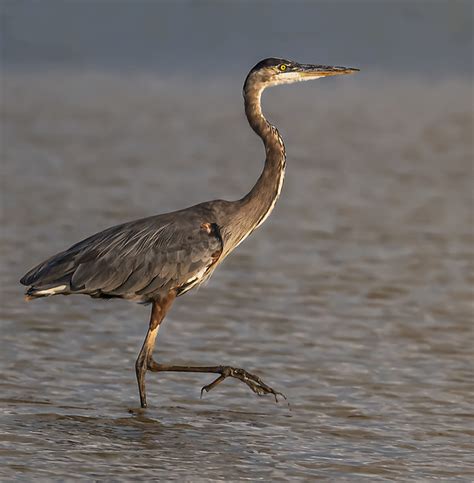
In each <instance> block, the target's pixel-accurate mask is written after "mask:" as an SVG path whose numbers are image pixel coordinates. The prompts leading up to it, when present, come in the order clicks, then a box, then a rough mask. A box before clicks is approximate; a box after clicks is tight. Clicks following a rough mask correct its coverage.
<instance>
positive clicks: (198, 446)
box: [0, 71, 474, 481]
mask: <svg viewBox="0 0 474 483" xmlns="http://www.w3.org/2000/svg"><path fill="white" fill-rule="evenodd" d="M364 75H365V74H364V73H361V74H360V76H359V77H358V78H356V76H354V77H351V78H345V79H337V80H336V79H327V80H323V81H319V82H317V83H313V84H312V85H300V86H295V87H288V88H279V89H275V90H273V91H271V92H269V93H268V94H266V95H265V98H264V105H265V111H266V112H267V114H268V116H269V117H270V119H271V120H272V121H273V122H274V123H275V124H276V125H277V126H279V127H280V130H281V132H282V135H283V136H284V138H285V140H286V144H287V151H288V173H287V178H286V182H285V186H284V190H283V193H282V197H281V199H280V202H279V203H278V205H277V207H276V209H275V212H274V213H273V215H272V216H271V217H270V218H269V220H268V221H267V223H266V224H265V225H264V226H263V227H262V228H261V229H259V230H258V231H257V232H256V233H255V234H254V235H253V236H252V237H251V238H249V239H248V240H247V241H246V242H245V243H244V244H242V245H241V246H240V247H239V248H238V249H237V251H236V252H235V254H234V255H232V256H231V257H230V258H229V259H228V260H227V261H226V262H225V264H223V266H221V267H220V268H219V269H218V270H217V272H216V273H215V274H214V276H213V278H212V279H211V281H210V282H209V284H208V285H207V286H206V287H204V288H201V289H200V290H199V291H197V292H196V293H193V294H188V295H185V296H184V297H182V298H180V299H179V300H178V301H177V303H176V304H175V306H174V308H173V310H172V312H171V313H170V315H169V317H168V318H167V320H166V322H165V324H164V326H163V329H162V331H161V332H160V336H159V339H158V343H157V351H156V352H157V358H158V359H160V360H162V361H166V362H172V361H173V362H178V363H179V362H191V363H196V364H201V363H202V364H217V363H229V364H234V365H236V366H240V367H244V368H246V369H248V370H250V371H252V372H256V373H258V374H259V375H261V376H262V378H263V379H264V380H266V381H267V382H268V383H269V384H271V385H273V386H274V387H275V388H277V389H279V390H281V391H283V392H285V393H286V394H287V396H288V398H289V402H290V404H291V409H289V408H288V406H287V405H286V404H285V403H284V402H281V403H280V404H275V403H274V402H273V400H272V399H271V398H270V397H265V398H258V397H256V396H255V395H254V394H252V393H251V392H250V391H249V390H248V389H247V388H246V387H245V386H243V385H242V384H241V383H240V382H238V381H233V380H229V381H226V382H225V383H224V384H222V385H221V386H219V388H218V389H216V390H215V391H212V392H211V393H209V394H205V395H204V397H203V398H202V399H200V398H199V390H200V387H201V386H202V385H204V384H206V383H207V382H210V380H212V377H211V376H206V375H193V374H159V375H157V374H149V376H148V379H147V381H148V398H149V403H150V408H149V409H147V410H146V411H140V410H138V409H137V408H138V394H137V389H136V383H135V375H134V360H135V357H136V355H137V353H138V351H139V349H140V346H141V342H142V339H143V337H144V335H145V332H146V328H147V322H148V316H149V308H147V307H143V306H139V305H133V304H131V303H126V302H123V301H93V300H91V299H89V298H86V297H67V298H66V297H56V298H51V299H46V300H39V301H35V302H33V303H29V304H27V303H25V302H23V300H22V288H21V287H20V286H19V285H18V279H19V278H20V276H21V275H23V273H24V272H25V271H26V270H27V269H29V268H30V267H31V266H32V265H33V264H35V263H37V262H39V261H40V260H42V259H44V258H45V257H47V256H49V255H51V254H53V253H55V252H56V251H58V250H60V249H62V248H65V247H66V246H69V245H71V244H72V243H73V242H75V241H77V240H78V239H80V238H82V237H85V236H87V235H89V234H91V233H93V232H95V231H97V230H99V229H102V228H105V227H107V226H110V225H113V224H116V223H119V222H122V221H126V220H130V219H133V218H136V217H141V216H145V215H149V214H153V213H159V212H163V211H168V210H172V209H177V208H181V207H184V206H188V205H191V204H193V203H196V202H199V201H203V200H206V199H212V198H220V197H223V198H228V199H235V198H237V197H239V196H241V195H242V194H243V193H244V192H246V191H247V190H248V189H249V188H250V187H251V185H252V183H253V182H254V180H255V179H256V177H257V176H258V174H259V171H260V169H261V166H262V163H261V160H262V157H263V150H262V147H261V145H260V142H259V140H258V139H257V138H256V137H255V136H254V135H253V133H252V132H251V131H250V129H249V128H248V126H247V125H246V122H245V119H244V116H243V112H242V101H241V96H240V80H239V81H236V80H235V79H234V80H228V79H223V78H222V79H214V80H213V81H212V82H211V83H204V82H199V83H197V84H190V83H189V84H186V83H183V82H182V81H179V80H176V79H165V78H159V77H158V76H152V75H144V74H143V75H135V76H121V77H120V76H119V75H114V74H100V73H97V72H78V71H71V72H69V73H65V72H63V73H49V74H46V73H44V74H8V75H5V76H4V78H3V102H4V107H3V114H2V121H3V152H2V170H3V173H2V184H3V186H2V191H3V199H2V201H3V215H4V222H3V227H2V236H1V243H2V253H3V264H2V268H1V279H2V285H3V287H2V309H3V311H2V312H3V315H2V319H1V352H0V364H1V371H0V424H1V427H2V431H1V434H0V445H1V446H0V459H1V462H2V464H1V465H0V478H2V479H9V478H13V477H18V478H26V479H29V478H32V477H43V478H47V479H51V478H54V479H64V478H77V477H83V478H87V479H125V480H127V479H132V478H133V479H151V478H156V479H165V480H168V479H176V480H180V481H190V480H192V481H200V480H207V479H217V480H240V479H242V480H244V479H247V480H251V481H255V480H265V481H273V480H284V479H287V480H296V479H298V478H301V479H307V480H310V479H313V478H318V477H319V478H327V479H335V480H337V481H344V480H346V479H354V478H355V479H360V480H367V479H369V478H371V479H376V480H378V481H380V480H384V479H386V480H393V479H396V480H398V481H400V480H407V481H413V480H417V481H420V480H425V479H430V478H438V479H441V480H447V479H452V480H456V479H457V480H459V481H469V480H472V479H473V478H474V457H473V452H474V444H473V438H474V429H473V382H474V381H473V349H472V348H473V343H474V337H473V335H474V334H473V326H472V324H473V293H472V283H473V282H474V270H473V250H472V247H473V241H474V240H473V238H474V237H473V233H472V226H473V204H472V202H473V200H472V174H473V173H472V155H473V145H472V128H473V125H472V111H471V108H472V106H471V105H470V102H469V99H471V93H472V91H471V85H470V81H469V80H468V79H465V80H463V79H460V80H455V79H453V80H446V79H445V80H443V81H439V82H434V83H433V82H432V83H427V82H426V81H422V80H418V79H416V78H412V79H404V80H401V79H392V80H390V81H387V80H386V79H379V81H380V82H379V81H377V80H370V79H369V77H370V76H366V77H364ZM130 410H133V411H132V412H130Z"/></svg>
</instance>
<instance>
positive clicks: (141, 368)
mask: <svg viewBox="0 0 474 483" xmlns="http://www.w3.org/2000/svg"><path fill="white" fill-rule="evenodd" d="M175 298H176V293H175V292H170V293H169V294H168V296H167V297H165V298H163V299H161V300H159V301H154V302H153V305H152V308H151V317H150V326H149V327H148V332H147V334H146V337H145V341H144V342H143V346H142V349H141V351H140V354H138V358H137V360H136V362H135V372H136V374H137V381H138V390H139V391H140V404H141V406H142V408H146V392H145V374H146V371H147V368H148V363H149V361H151V360H152V354H153V348H154V347H155V340H156V336H157V335H158V330H159V328H160V324H161V322H162V321H163V319H164V318H165V315H166V313H167V312H168V310H169V309H170V307H171V305H172V304H173V301H174V299H175Z"/></svg>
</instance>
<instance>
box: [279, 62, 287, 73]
mask: <svg viewBox="0 0 474 483" xmlns="http://www.w3.org/2000/svg"><path fill="white" fill-rule="evenodd" d="M278 68H279V69H280V70H281V71H282V72H285V70H286V64H281V65H280V66H279V67H278Z"/></svg>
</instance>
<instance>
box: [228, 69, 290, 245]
mask: <svg viewBox="0 0 474 483" xmlns="http://www.w3.org/2000/svg"><path fill="white" fill-rule="evenodd" d="M264 88H265V86H264V84H263V83H262V82H259V81H258V79H257V80H252V78H248V79H247V82H246V83H245V86H244V92H243V94H244V102H245V114H246V115H247V119H248V122H249V124H250V126H251V128H252V129H253V130H254V131H255V132H256V133H257V135H258V136H260V138H261V139H262V141H263V144H264V146H265V154H266V158H265V166H264V168H263V171H262V174H261V175H260V177H259V178H258V180H257V182H256V183H255V186H254V187H253V188H252V189H251V190H250V192H249V193H248V194H247V195H245V196H244V197H243V198H242V199H241V200H239V201H238V202H237V204H238V209H237V210H236V211H235V213H234V217H233V220H232V221H233V222H232V224H231V225H232V226H229V232H228V233H226V234H225V235H228V236H226V238H228V243H226V245H227V246H228V249H226V248H225V249H224V251H225V252H226V253H225V254H227V253H228V252H230V251H231V250H233V249H234V248H235V247H236V246H237V245H238V244H239V243H240V242H241V241H243V240H244V239H245V238H246V237H247V236H248V235H250V233H252V231H254V230H255V229H256V228H258V227H259V226H260V225H261V224H262V223H263V222H264V221H265V219H266V218H267V217H268V216H269V215H270V213H271V211H272V210H273V208H274V206H275V203H276V201H277V199H278V197H279V195H280V191H281V188H282V185H283V179H284V176H285V164H286V153H285V145H284V144H283V140H282V139H281V137H280V134H279V132H278V130H277V129H276V127H274V126H272V125H271V124H270V123H269V122H268V121H267V120H266V119H265V116H264V115H263V114H262V108H261V95H262V92H263V90H264ZM226 231H227V230H226Z"/></svg>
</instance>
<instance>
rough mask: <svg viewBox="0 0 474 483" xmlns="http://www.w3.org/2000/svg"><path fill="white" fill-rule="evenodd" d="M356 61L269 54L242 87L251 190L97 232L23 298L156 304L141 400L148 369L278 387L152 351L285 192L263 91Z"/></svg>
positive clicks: (48, 265)
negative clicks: (256, 147)
mask: <svg viewBox="0 0 474 483" xmlns="http://www.w3.org/2000/svg"><path fill="white" fill-rule="evenodd" d="M356 70H357V69H351V68H345V67H330V66H321V65H307V64H298V63H296V62H291V61H288V60H284V59H275V58H270V59H265V60H263V61H261V62H259V63H258V64H257V65H256V66H255V67H253V69H251V71H250V72H249V74H248V76H247V78H246V80H245V83H244V88H243V94H244V103H245V113H246V116H247V119H248V122H249V124H250V126H251V127H252V129H253V130H254V131H255V133H256V134H257V135H258V136H260V138H261V139H262V141H263V143H264V146H265V154H266V157H265V165H264V168H263V171H262V173H261V175H260V177H259V178H258V180H257V182H256V183H255V185H254V187H253V188H252V189H251V190H250V192H249V193H248V194H247V195H245V196H244V197H243V198H241V199H239V200H236V201H225V200H214V201H207V202H204V203H200V204H198V205H195V206H191V207H189V208H186V209H183V210H179V211H175V212H172V213H165V214H161V215H156V216H151V217H147V218H142V219H139V220H135V221H131V222H128V223H124V224H121V225H117V226H113V227H111V228H108V229H106V230H104V231H101V232H99V233H96V234H95V235H92V236H91V237H89V238H86V239H85V240H83V241H80V242H79V243H76V244H75V245H73V246H71V247H70V248H69V249H67V250H65V251H63V252H60V253H58V254H56V255H54V256H52V257H51V258H48V259H47V260H45V261H44V262H43V263H40V264H39V265H38V266H36V267H35V268H33V269H32V270H30V271H29V272H28V273H27V274H26V275H25V276H24V277H23V278H22V279H21V283H22V284H23V285H26V286H28V289H27V290H26V298H27V299H33V298H39V297H45V296H51V295H58V294H62V295H70V294H85V295H89V296H91V297H94V298H123V299H128V300H133V301H138V302H142V303H151V304H152V314H151V319H150V324H149V329H148V333H147V336H146V338H145V342H144V344H143V347H142V350H141V352H140V354H139V357H138V359H137V362H136V372H137V379H138V385H139V391H140V400H141V405H142V407H146V395H145V373H146V371H147V370H151V371H179V372H183V371H186V372H212V373H217V374H219V377H218V378H217V379H216V380H215V381H213V382H212V383H211V384H209V385H207V386H205V387H204V388H203V390H206V391H209V390H210V389H212V388H213V387H215V386H216V385H217V384H219V383H220V382H221V381H222V380H224V379H225V378H226V377H229V376H230V377H235V378H238V379H240V380H242V381H243V382H245V383H246V384H247V385H248V386H249V387H250V388H251V389H252V390H253V391H254V392H256V393H257V394H259V395H261V394H268V393H270V394H273V395H274V396H275V397H276V395H277V394H279V393H277V392H276V391H274V390H273V389H272V388H270V387H269V386H267V385H266V384H265V383H263V381H261V379H259V378H258V377H257V376H254V375H252V374H250V373H248V372H246V371H244V370H243V369H238V368H232V367H229V366H211V367H194V366H173V365H165V364H158V363H156V362H155V361H154V360H153V358H152V352H153V347H154V344H155V340H156V335H157V333H158V329H159V326H160V324H161V322H162V320H163V319H164V317H165V315H166V313H167V311H168V310H169V308H170V307H171V305H172V303H173V301H174V300H175V298H176V297H178V296H180V295H182V294H184V293H186V292H188V291H189V290H191V289H192V288H194V287H196V286H198V285H200V284H202V283H203V282H204V281H206V280H207V279H209V277H210V276H211V275H212V273H213V272H214V270H215V269H216V267H217V266H218V265H219V264H220V263H222V261H223V260H224V259H225V258H226V256H227V255H228V254H229V253H230V252H232V250H234V249H235V248H236V247H237V246H238V245H239V244H240V243H241V242H242V241H243V240H244V239H245V238H246V237H247V236H249V235H250V234H251V233H252V232H253V231H254V230H255V229H256V228H258V227H259V226H260V225H261V224H262V223H263V222H264V221H265V220H266V218H267V217H268V216H269V215H270V213H271V211H272V210H273V208H274V206H275V203H276V201H277V199H278V197H279V195H280V192H281V189H282V186H283V179H284V174H285V166H286V153H285V146H284V143H283V140H282V138H281V136H280V134H279V132H278V130H277V129H276V128H275V127H274V126H272V125H271V124H270V123H269V122H268V121H267V120H266V118H265V116H264V115H263V113H262V110H261V95H262V92H263V90H264V89H265V88H267V87H269V86H273V85H279V84H286V83H293V82H298V81H303V80H311V79H317V78H320V77H326V76H330V75H338V74H349V73H352V72H355V71H356Z"/></svg>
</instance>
